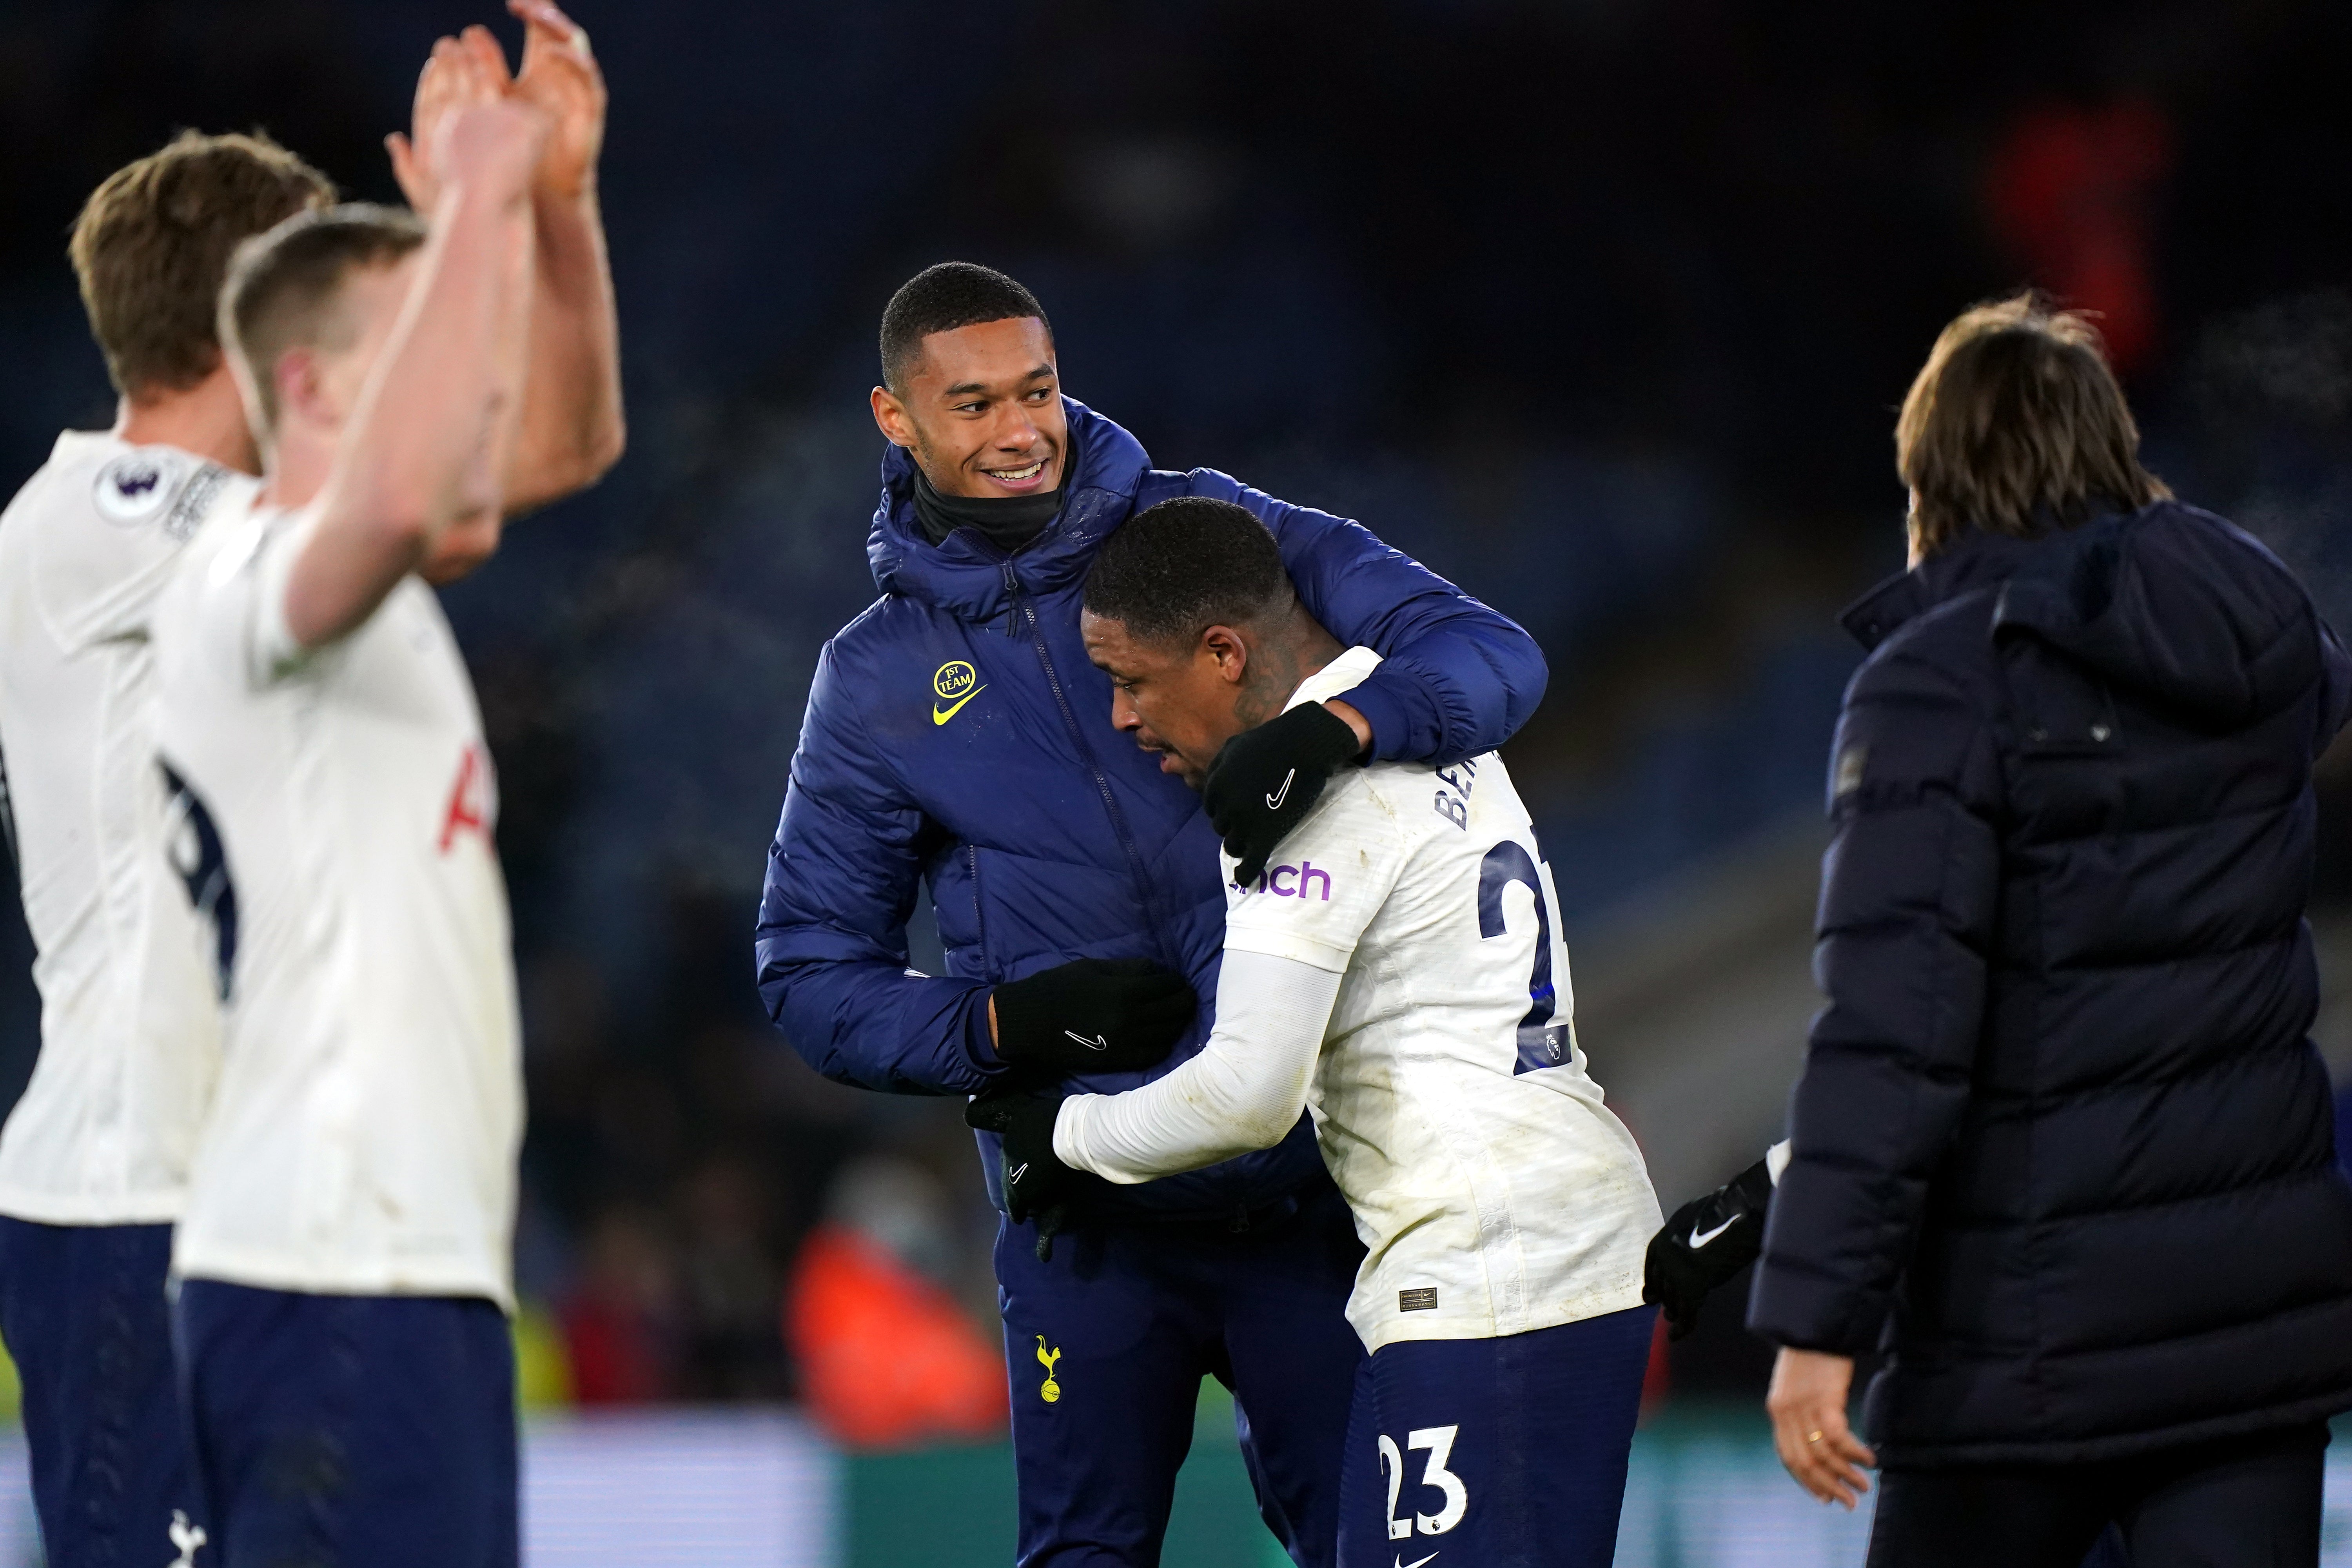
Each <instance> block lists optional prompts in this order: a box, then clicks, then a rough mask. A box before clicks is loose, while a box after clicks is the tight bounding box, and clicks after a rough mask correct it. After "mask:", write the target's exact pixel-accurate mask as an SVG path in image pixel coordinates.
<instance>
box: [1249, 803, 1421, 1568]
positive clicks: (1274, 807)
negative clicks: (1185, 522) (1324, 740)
mask: <svg viewBox="0 0 2352 1568" xmlns="http://www.w3.org/2000/svg"><path fill="white" fill-rule="evenodd" d="M1297 776H1298V770H1297V768H1293V769H1291V770H1290V771H1289V772H1288V773H1285V774H1283V775H1282V787H1281V788H1280V789H1278V790H1276V791H1275V792H1274V793H1273V794H1272V795H1267V796H1266V797H1265V808H1266V810H1268V811H1280V810H1281V809H1282V803H1283V802H1284V801H1286V800H1288V799H1289V798H1290V781H1291V780H1293V779H1295V778H1297ZM1428 1561H1429V1559H1428V1558H1426V1557H1424V1558H1423V1559H1422V1560H1421V1563H1426V1562H1428ZM1421 1563H1412V1564H1410V1565H1409V1568H1421Z"/></svg>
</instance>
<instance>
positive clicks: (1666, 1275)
mask: <svg viewBox="0 0 2352 1568" xmlns="http://www.w3.org/2000/svg"><path fill="white" fill-rule="evenodd" d="M1771 1206H1772V1173H1771V1171H1770V1170H1769V1168H1768V1167H1767V1166H1766V1164H1765V1163H1764V1162H1763V1161H1761V1160H1759V1161H1757V1162H1756V1163H1754V1164H1753V1165H1750V1166H1748V1169H1746V1170H1744V1171H1742V1172H1740V1173H1739V1174H1738V1175H1737V1176H1734V1177H1733V1178H1732V1179H1731V1180H1730V1181H1729V1182H1727V1183H1726V1184H1724V1185H1722V1186H1720V1187H1717V1188H1716V1189H1715V1191H1713V1192H1711V1193H1709V1194H1706V1196H1705V1197H1703V1198H1693V1199H1692V1200H1691V1201H1690V1202H1688V1203H1686V1204H1685V1205H1683V1206H1682V1207H1680V1208H1678V1209H1676V1210H1675V1215H1674V1217H1673V1218H1672V1219H1670V1220H1668V1221H1666V1223H1665V1225H1664V1227H1663V1228H1661V1229H1660V1230H1659V1232H1658V1234H1657V1235H1655V1236H1654V1237H1651V1238H1650V1256H1649V1259H1648V1266H1647V1268H1645V1269H1644V1270H1643V1281H1642V1300H1644V1301H1654V1302H1655V1303H1657V1304H1658V1305H1659V1306H1660V1307H1662V1308H1664V1310H1665V1314H1666V1324H1667V1327H1668V1333H1667V1336H1666V1337H1667V1338H1669V1339H1675V1340H1678V1339H1681V1338H1682V1337H1683V1336H1684V1335H1685V1334H1687V1333H1689V1332H1690V1331H1692V1330H1693V1329H1696V1328H1697V1327H1698V1310H1699V1308H1700V1306H1701V1305H1703V1304H1704V1303H1705V1302H1706V1298H1707V1293H1708V1292H1709V1291H1711V1290H1713V1289H1716V1287H1717V1286H1719V1285H1722V1284H1725V1283H1727V1281H1729V1279H1731V1277H1732V1276H1733V1275H1735V1274H1737V1273H1738V1272H1739V1271H1740V1270H1741V1269H1743V1268H1747V1267H1748V1265H1749V1264H1751V1263H1753V1262H1755V1261H1756V1255H1757V1254H1758V1253H1759V1252H1761V1251H1763V1250H1764V1215H1765V1214H1766V1213H1767V1211H1769V1209H1770V1208H1771Z"/></svg>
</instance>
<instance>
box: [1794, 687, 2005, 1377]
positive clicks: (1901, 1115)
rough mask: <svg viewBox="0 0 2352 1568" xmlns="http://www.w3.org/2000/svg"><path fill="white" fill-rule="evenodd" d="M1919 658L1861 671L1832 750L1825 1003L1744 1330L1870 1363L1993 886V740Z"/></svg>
mask: <svg viewBox="0 0 2352 1568" xmlns="http://www.w3.org/2000/svg"><path fill="white" fill-rule="evenodd" d="M1981 708H1982V705H1981V704H1980V703H1978V702H1972V701H1971V700H1969V694H1968V692H1967V691H1966V690H1965V689H1963V688H1962V687H1961V685H1960V684H1959V683H1958V681H1957V680H1956V679H1953V678H1952V677H1951V676H1950V675H1948V673H1946V672H1944V671H1942V670H1940V669H1938V668H1935V667H1933V666H1931V665H1929V664H1928V663H1927V662H1925V661H1924V660H1922V659H1920V658H1914V657H1905V656H1903V655H1901V654H1899V653H1898V654H1897V655H1896V656H1895V657H1893V658H1886V659H1884V660H1877V659H1874V660H1873V661H1871V662H1870V663H1869V664H1866V665H1864V668H1863V670H1862V672H1861V673H1860V674H1859V675H1857V676H1856V677H1855V679H1854V682H1853V687H1852V688H1851V689H1849V690H1848V692H1847V694H1846V702H1845V711H1844V713H1843V716H1842V717H1841V718H1840V720H1839V723H1838V732H1837V739H1836V741H1835V742H1834V743H1833V747H1832V753H1831V763H1830V771H1831V779H1830V791H1831V802H1830V816H1831V821H1832V826H1833V834H1832V839H1831V843H1830V848H1829V853H1828V855H1827V857H1826V858H1824V859H1823V861H1822V892H1821V906H1820V911H1819V915H1818V921H1817V928H1816V930H1817V940H1816V943H1815V947H1814V952H1813V966H1814V972H1815V975H1816V977H1817V979H1818V980H1819V982H1820V984H1821V986H1822V991H1823V992H1824V993H1825V994H1826V995H1827V997H1828V1001H1829V1005H1828V1006H1827V1007H1826V1008H1825V1009H1824V1010H1823V1011H1822V1014H1821V1016H1820V1017H1818V1018H1817V1019H1816V1020H1815V1021H1814V1024H1813V1029H1812V1037H1811V1041H1810V1043H1809V1044H1808V1046H1807V1047H1806V1052H1805V1067H1804V1072H1803V1074H1802V1075H1801V1077H1800V1078H1799V1079H1798V1081H1797V1087H1796V1089H1795V1092H1794V1094H1793V1095H1792V1097H1791V1102H1790V1157H1789V1163H1788V1166H1787V1169H1786V1170H1785V1171H1784V1172H1783V1173H1781V1175H1780V1185H1779V1188H1778V1190H1777V1192H1776V1193H1775V1194H1774V1195H1773V1199H1772V1208H1771V1215H1770V1217H1769V1221H1768V1222H1767V1226H1766V1230H1765V1238H1764V1253H1763V1257H1762V1258H1761V1260H1760V1261H1759V1264H1758V1265H1757V1270H1756V1279H1755V1283H1754V1286H1753V1287H1752V1289H1751V1293H1750V1296H1749V1300H1748V1327H1749V1328H1751V1329H1752V1330H1754V1331H1756V1332H1757V1333H1759V1334H1760V1335H1762V1336H1763V1337H1764V1338H1766V1339H1769V1340H1772V1341H1775V1342H1778V1343H1780V1344H1783V1345H1794V1346H1797V1347H1800V1348H1801V1349H1806V1350H1817V1351H1828V1352H1834V1353H1836V1354H1840V1355H1860V1354H1863V1353H1865V1352H1869V1351H1872V1350H1874V1349H1875V1348H1876V1347H1877V1345H1878V1342H1879V1334H1880V1331H1881V1330H1882V1328H1883V1327H1884V1326H1885V1321H1886V1316H1887V1313H1888V1310H1889V1308H1890V1306H1891V1304H1892V1301H1893V1299H1894V1295H1895V1283H1896V1280H1897V1279H1898V1277H1899V1276H1900V1275H1901V1274H1902V1272H1903V1269H1904V1268H1905V1265H1906V1262H1907V1261H1908V1259H1909V1257H1910V1253H1911V1249H1912V1246H1913V1243H1914V1239H1915V1237H1916V1236H1917V1234H1918V1230H1919V1226H1920V1221H1921V1216H1922V1213H1923V1210H1924V1208H1925V1205H1926V1200H1927V1184H1928V1179H1929V1177H1930V1175H1931V1174H1932V1173H1933V1172H1934V1171H1935V1169H1936V1167H1937V1163H1938V1162H1939V1160H1940V1159H1941V1157H1942V1155H1943V1152H1944V1151H1945V1149H1946V1147H1947V1145H1948V1143H1949V1142H1950V1140H1951V1138H1952V1136H1953V1134H1954V1132H1955V1131H1956V1130H1957V1129H1958V1125H1959V1121H1960V1118H1961V1115H1962V1113H1963V1112H1964V1111H1965V1110H1967V1107H1968V1101H1969V1081H1970V1073H1971V1069H1972V1068H1973V1067H1974V1064H1975V1059H1976V1053H1977V1042H1978V1037H1979V1027H1980V1025H1981V1023H1982V1019H1983V1011H1984V1000H1985V973H1986V967H1987V961H1988V957H1989V953H1990V944H1991V942H1992V940H1993V922H1994V911H1995V909H1996V907H1997V903H1998V898H1999V886H2000V839H1999V835H1998V832H1997V830H1996V828H1995V826H1994V812H1995V811H1996V809H1997V805H1998V799H1999V790H2000V780H1999V772H1998V762H1997V758H1996V753H1995V751H1994V745H1993V738H1992V735H1991V732H1990V729H1989V727H1988V725H1987V724H1986V722H1985V720H1984V718H1983V717H1982V713H1981Z"/></svg>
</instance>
